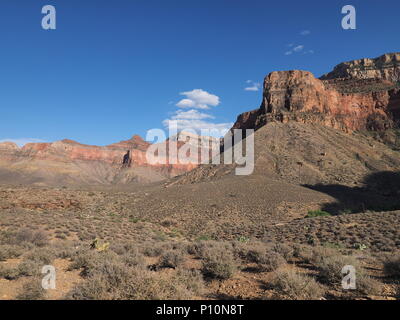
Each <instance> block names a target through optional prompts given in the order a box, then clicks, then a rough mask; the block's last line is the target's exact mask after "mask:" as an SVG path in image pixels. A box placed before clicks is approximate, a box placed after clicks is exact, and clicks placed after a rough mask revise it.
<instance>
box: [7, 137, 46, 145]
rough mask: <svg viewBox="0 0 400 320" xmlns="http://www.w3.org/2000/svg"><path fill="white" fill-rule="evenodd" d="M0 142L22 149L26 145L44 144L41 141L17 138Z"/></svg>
mask: <svg viewBox="0 0 400 320" xmlns="http://www.w3.org/2000/svg"><path fill="white" fill-rule="evenodd" d="M2 142H13V143H15V144H16V145H18V146H19V147H23V146H24V145H26V144H27V143H40V142H46V141H44V140H42V139H36V138H19V139H1V140H0V143H2Z"/></svg>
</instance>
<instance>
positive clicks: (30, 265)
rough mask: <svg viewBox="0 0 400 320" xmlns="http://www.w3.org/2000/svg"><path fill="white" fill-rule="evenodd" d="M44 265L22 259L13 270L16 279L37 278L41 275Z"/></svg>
mask: <svg viewBox="0 0 400 320" xmlns="http://www.w3.org/2000/svg"><path fill="white" fill-rule="evenodd" d="M43 266H44V264H42V263H40V261H38V260H36V261H34V260H28V259H24V260H23V261H22V262H21V263H20V264H19V265H18V267H17V268H16V269H15V272H16V277H17V278H18V277H23V276H26V277H30V276H37V275H39V274H40V273H41V271H42V268H43Z"/></svg>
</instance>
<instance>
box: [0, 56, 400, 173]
mask: <svg viewBox="0 0 400 320" xmlns="http://www.w3.org/2000/svg"><path fill="white" fill-rule="evenodd" d="M269 121H281V122H288V121H299V122H303V123H319V124H323V125H325V126H329V127H333V128H335V129H340V130H343V131H345V132H352V131H355V130H375V131H380V130H386V129H389V128H393V127H396V126H398V125H399V121H400V53H391V54H385V55H383V56H381V57H379V58H376V59H361V60H354V61H350V62H345V63H341V64H339V65H338V66H336V67H335V68H334V70H333V71H332V72H330V73H328V74H325V75H323V76H322V77H320V78H319V79H317V78H315V77H314V75H313V74H312V73H310V72H307V71H300V70H293V71H277V72H272V73H270V74H269V75H268V76H267V77H266V78H265V80H264V86H263V100H262V103H261V106H260V108H259V109H256V110H253V111H250V112H245V113H243V114H241V115H240V116H239V117H238V119H237V121H236V123H235V124H234V126H233V128H238V129H250V128H251V129H258V128H260V127H262V126H263V125H265V124H266V123H267V122H269ZM167 143H168V145H170V144H172V143H177V144H178V147H181V146H182V145H183V144H184V143H185V142H184V141H182V140H181V139H179V137H178V139H176V142H173V141H168V142H167ZM149 146H150V144H149V143H148V142H146V141H144V140H143V139H142V138H141V137H139V136H133V137H132V138H131V139H129V140H127V141H121V142H119V143H115V144H111V145H108V146H104V147H100V146H91V145H84V144H80V143H78V142H75V141H71V140H62V141H57V142H53V143H29V144H26V145H25V146H24V147H22V148H19V147H18V146H17V145H15V144H14V143H11V142H5V143H0V162H2V163H7V162H10V161H11V162H17V161H20V160H27V159H28V160H29V159H34V160H49V161H57V162H73V161H75V160H80V161H100V162H104V163H108V164H110V165H112V166H115V167H121V165H122V161H123V158H124V155H126V153H127V151H128V150H129V151H130V163H131V166H133V167H154V169H156V170H160V171H162V172H164V173H165V175H166V176H170V177H171V176H175V175H178V174H181V173H183V172H186V171H190V170H192V169H193V168H194V167H195V166H196V165H194V164H168V163H167V164H164V165H162V164H159V165H149V164H148V163H147V161H146V156H145V153H146V150H147V148H148V147H149ZM203 147H204V146H203Z"/></svg>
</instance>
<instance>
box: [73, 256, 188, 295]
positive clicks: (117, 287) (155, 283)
mask: <svg viewBox="0 0 400 320" xmlns="http://www.w3.org/2000/svg"><path fill="white" fill-rule="evenodd" d="M192 280H193V279H188V276H185V275H181V276H178V277H173V278H171V279H164V278H162V277H160V276H159V274H158V273H151V272H149V271H147V270H143V269H141V268H136V267H133V268H129V267H126V266H123V265H121V264H119V263H117V262H110V263H106V264H104V265H103V267H102V268H101V269H96V272H94V273H92V274H91V275H90V276H89V277H88V279H87V280H86V281H84V282H83V283H80V284H78V285H77V286H75V288H74V289H73V290H71V292H69V293H68V295H67V297H66V298H67V299H76V300H111V299H112V300H160V299H162V300H164V299H165V300H181V299H189V298H191V297H192V295H193V292H191V291H190V290H189V289H190V288H193V282H190V281H192Z"/></svg>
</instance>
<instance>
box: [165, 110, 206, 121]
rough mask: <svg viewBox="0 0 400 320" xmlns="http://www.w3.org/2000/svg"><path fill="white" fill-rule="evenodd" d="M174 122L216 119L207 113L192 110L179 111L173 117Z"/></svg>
mask: <svg viewBox="0 0 400 320" xmlns="http://www.w3.org/2000/svg"><path fill="white" fill-rule="evenodd" d="M172 119H173V120H183V119H186V120H202V119H214V117H213V116H212V115H210V114H207V113H202V112H199V111H197V110H195V109H191V110H188V111H183V110H178V111H176V112H175V115H174V116H173V117H172Z"/></svg>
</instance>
